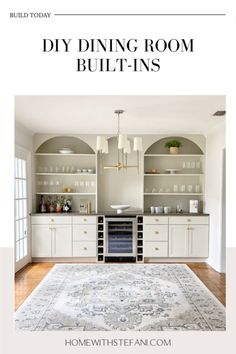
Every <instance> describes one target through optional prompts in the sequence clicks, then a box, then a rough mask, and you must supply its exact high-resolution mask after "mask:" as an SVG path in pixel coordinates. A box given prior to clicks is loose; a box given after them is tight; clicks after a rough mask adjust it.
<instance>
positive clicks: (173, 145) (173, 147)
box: [165, 139, 182, 155]
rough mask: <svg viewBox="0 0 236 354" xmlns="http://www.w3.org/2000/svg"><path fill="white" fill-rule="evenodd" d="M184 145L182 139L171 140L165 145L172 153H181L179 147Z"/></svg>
mask: <svg viewBox="0 0 236 354" xmlns="http://www.w3.org/2000/svg"><path fill="white" fill-rule="evenodd" d="M181 146H182V143H181V141H179V140H175V139H173V140H169V141H167V142H166V143H165V147H166V148H168V149H169V153H170V154H172V155H173V154H178V153H179V147H181Z"/></svg>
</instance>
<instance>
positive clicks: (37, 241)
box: [32, 225, 52, 257]
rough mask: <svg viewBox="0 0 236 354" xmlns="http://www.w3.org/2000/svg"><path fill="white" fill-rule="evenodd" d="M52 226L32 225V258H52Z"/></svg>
mask: <svg viewBox="0 0 236 354" xmlns="http://www.w3.org/2000/svg"><path fill="white" fill-rule="evenodd" d="M51 241H52V238H51V226H50V225H32V257H51V256H52V247H51V246H52V245H51Z"/></svg>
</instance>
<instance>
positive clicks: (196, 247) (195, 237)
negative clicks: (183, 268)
mask: <svg viewBox="0 0 236 354" xmlns="http://www.w3.org/2000/svg"><path fill="white" fill-rule="evenodd" d="M189 255H190V257H208V226H207V225H191V226H189Z"/></svg>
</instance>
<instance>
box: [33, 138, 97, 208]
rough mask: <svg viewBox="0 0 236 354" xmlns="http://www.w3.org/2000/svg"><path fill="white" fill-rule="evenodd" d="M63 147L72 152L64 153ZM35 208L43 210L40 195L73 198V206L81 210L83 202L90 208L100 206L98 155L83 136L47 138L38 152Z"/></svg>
mask: <svg viewBox="0 0 236 354" xmlns="http://www.w3.org/2000/svg"><path fill="white" fill-rule="evenodd" d="M63 147H66V148H68V149H71V150H70V151H72V152H70V153H60V152H59V151H63V150H61V149H63ZM35 196H36V197H35V198H34V204H35V211H40V210H39V208H40V198H41V196H44V200H45V203H47V201H48V200H53V201H54V205H55V208H56V202H57V201H58V200H59V201H61V202H63V199H64V198H69V199H70V200H71V201H72V210H74V211H79V209H80V205H81V204H82V203H83V202H88V203H89V209H90V210H89V211H90V212H95V211H96V210H97V155H96V154H95V152H94V151H93V150H92V148H91V147H90V146H89V145H88V144H86V143H85V142H83V141H82V140H81V139H78V138H74V137H54V138H52V139H49V140H47V141H45V142H44V143H43V144H42V145H41V146H40V147H39V148H38V149H37V151H36V152H35Z"/></svg>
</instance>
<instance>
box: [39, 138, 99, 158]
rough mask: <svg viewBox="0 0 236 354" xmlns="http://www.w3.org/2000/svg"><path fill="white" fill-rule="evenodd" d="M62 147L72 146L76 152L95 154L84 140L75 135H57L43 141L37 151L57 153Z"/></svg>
mask: <svg viewBox="0 0 236 354" xmlns="http://www.w3.org/2000/svg"><path fill="white" fill-rule="evenodd" d="M62 148H70V149H71V150H73V151H74V153H75V154H95V151H94V150H93V149H92V148H91V147H90V146H89V145H88V144H87V143H85V142H84V141H83V140H81V139H79V138H76V137H73V136H56V137H53V138H50V139H48V140H46V141H45V142H43V143H42V144H41V145H40V146H39V147H38V149H37V150H36V153H57V152H58V151H59V150H60V149H62Z"/></svg>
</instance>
